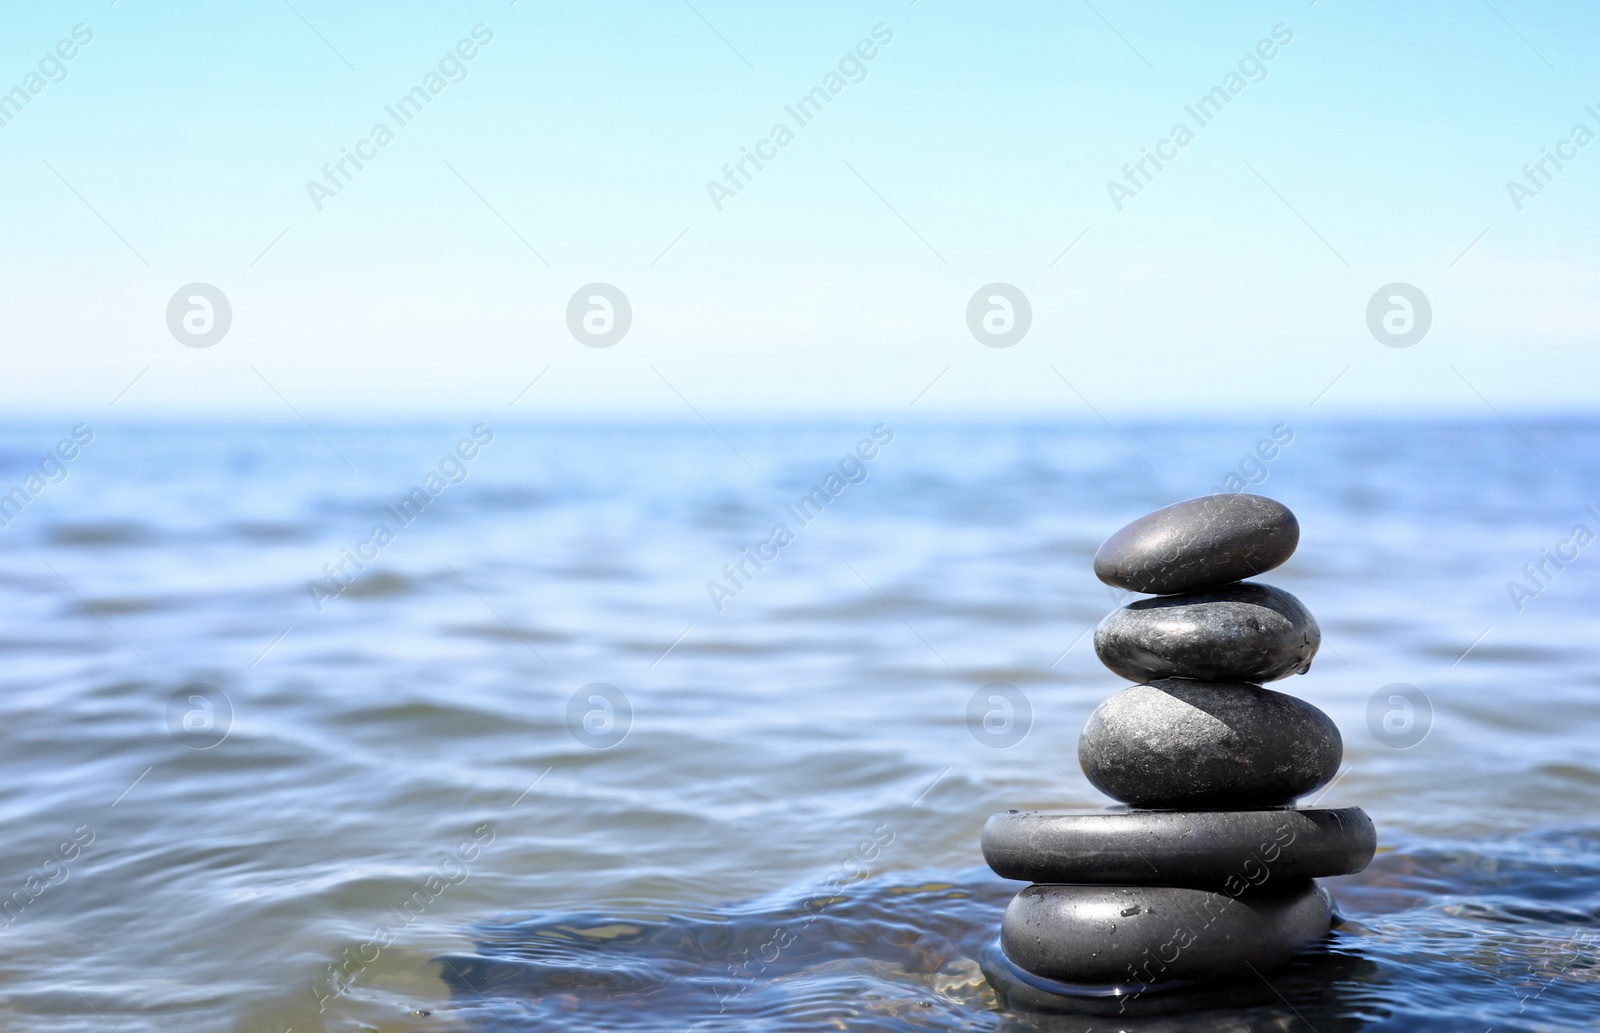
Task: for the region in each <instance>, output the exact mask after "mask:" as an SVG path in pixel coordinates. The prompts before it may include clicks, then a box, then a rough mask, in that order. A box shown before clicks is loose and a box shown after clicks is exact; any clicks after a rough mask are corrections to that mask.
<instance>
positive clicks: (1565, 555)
mask: <svg viewBox="0 0 1600 1033" xmlns="http://www.w3.org/2000/svg"><path fill="white" fill-rule="evenodd" d="M1583 511H1584V512H1585V513H1587V514H1588V515H1589V516H1590V517H1591V518H1592V519H1593V520H1594V522H1595V527H1600V512H1597V511H1596V510H1595V508H1594V507H1593V506H1584V507H1583ZM1595 537H1596V535H1595V531H1594V528H1592V527H1590V526H1589V525H1588V524H1586V523H1577V524H1573V525H1572V530H1571V531H1570V532H1568V534H1567V536H1566V537H1565V538H1562V539H1561V540H1560V541H1557V542H1556V543H1554V544H1553V545H1550V546H1547V547H1546V548H1543V549H1540V550H1539V559H1538V561H1537V562H1534V563H1524V564H1523V565H1522V575H1523V580H1522V581H1515V580H1512V581H1507V582H1506V593H1507V594H1508V595H1510V596H1511V605H1512V606H1515V607H1516V608H1517V612H1518V613H1521V612H1522V611H1523V608H1524V607H1526V606H1527V605H1528V600H1529V599H1537V598H1539V596H1541V595H1543V594H1544V590H1545V589H1547V588H1549V587H1550V585H1551V583H1552V582H1554V581H1555V579H1556V575H1557V574H1559V573H1561V572H1562V571H1563V570H1566V569H1567V566H1568V565H1569V564H1571V563H1573V562H1574V561H1575V560H1577V558H1578V557H1579V556H1580V555H1582V554H1583V550H1584V548H1585V547H1586V546H1588V545H1589V543H1590V542H1592V541H1594V540H1595ZM1552 553H1553V554H1552ZM1552 567H1554V568H1555V569H1554V570H1552V569H1551V568H1552Z"/></svg>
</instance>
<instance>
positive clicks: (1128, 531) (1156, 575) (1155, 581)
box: [1094, 494, 1300, 595]
mask: <svg viewBox="0 0 1600 1033" xmlns="http://www.w3.org/2000/svg"><path fill="white" fill-rule="evenodd" d="M1299 543H1300V523H1299V521H1297V520H1295V518H1294V514H1293V513H1291V512H1289V509H1288V507H1287V506H1284V505H1283V504H1282V503H1281V502H1276V501H1274V500H1272V499H1268V498H1263V497H1262V496H1260V495H1244V494H1238V495H1207V496H1204V497H1202V498H1198V499H1189V500H1188V501H1186V502H1179V503H1177V504H1175V505H1171V506H1167V507H1166V508H1164V509H1158V510H1156V511H1155V512H1154V513H1149V514H1147V515H1145V516H1142V517H1140V518H1139V519H1137V520H1135V521H1134V522H1133V523H1131V524H1129V525H1128V526H1127V527H1124V528H1123V529H1122V530H1120V531H1118V532H1117V533H1116V534H1114V535H1112V536H1111V537H1110V538H1107V539H1106V540H1105V544H1103V545H1101V546H1100V551H1099V552H1097V553H1095V557H1094V573H1095V576H1096V577H1098V578H1099V579H1100V580H1101V581H1104V582H1105V583H1106V584H1108V585H1115V586H1116V587H1118V588H1126V589H1129V590H1130V591H1134V592H1149V593H1152V594H1155V595H1167V594H1169V593H1172V592H1193V591H1198V590H1199V589H1202V588H1217V587H1220V586H1222V585H1226V584H1229V583H1230V582H1233V581H1241V580H1243V579H1245V578H1247V577H1254V576H1255V575H1257V574H1261V573H1265V572H1266V571H1269V570H1271V569H1272V568H1273V567H1276V566H1277V565H1278V564H1280V563H1282V562H1283V561H1284V560H1286V559H1288V558H1289V557H1290V555H1292V554H1293V553H1294V549H1295V546H1296V545H1298V544H1299Z"/></svg>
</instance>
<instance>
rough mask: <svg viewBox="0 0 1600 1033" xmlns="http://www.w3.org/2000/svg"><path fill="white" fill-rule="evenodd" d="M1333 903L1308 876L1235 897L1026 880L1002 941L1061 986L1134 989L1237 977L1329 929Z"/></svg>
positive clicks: (1022, 963) (1280, 959)
mask: <svg viewBox="0 0 1600 1033" xmlns="http://www.w3.org/2000/svg"><path fill="white" fill-rule="evenodd" d="M1332 922H1333V906H1332V902H1331V900H1330V899H1329V897H1328V894H1327V891H1325V890H1323V889H1322V887H1320V886H1318V885H1317V884H1316V883H1314V882H1309V881H1302V882H1282V883H1268V884H1267V885H1264V886H1261V887H1259V888H1257V889H1253V890H1249V891H1247V892H1245V893H1242V894H1240V895H1238V896H1234V895H1232V894H1230V893H1227V892H1225V891H1222V890H1213V889H1201V888H1197V887H1185V886H1071V885H1043V886H1029V887H1028V888H1027V889H1025V890H1023V891H1022V892H1021V893H1018V894H1017V895H1016V896H1015V897H1013V898H1012V900H1011V903H1010V904H1009V905H1007V907H1006V913H1005V918H1003V919H1002V920H1001V923H1000V946H1001V948H1002V949H1003V950H1004V951H1005V953H1006V957H1008V958H1010V959H1011V961H1012V962H1013V963H1014V964H1016V965H1017V966H1019V967H1020V968H1022V969H1024V970H1026V971H1028V972H1032V973H1033V974H1035V975H1038V976H1042V977H1044V978H1045V979H1052V980H1056V981H1058V982H1062V983H1073V984H1080V985H1105V984H1113V985H1117V986H1123V987H1129V988H1137V987H1141V986H1150V985H1155V984H1160V983H1164V982H1171V981H1178V980H1206V979H1219V978H1235V977H1237V976H1239V975H1240V974H1241V973H1248V972H1249V967H1248V966H1254V967H1255V969H1256V971H1258V972H1263V973H1264V972H1266V971H1267V970H1268V969H1270V968H1275V967H1277V966H1278V965H1281V964H1283V963H1284V962H1285V961H1288V960H1289V959H1290V958H1291V957H1293V956H1294V955H1295V954H1297V953H1299V952H1300V951H1301V950H1304V949H1305V948H1306V947H1308V946H1310V945H1311V944H1313V943H1315V942H1316V941H1317V940H1319V939H1321V938H1322V937H1323V936H1325V935H1327V933H1328V929H1329V927H1330V926H1331V925H1332Z"/></svg>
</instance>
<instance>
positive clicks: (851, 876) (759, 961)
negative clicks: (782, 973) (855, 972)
mask: <svg viewBox="0 0 1600 1033" xmlns="http://www.w3.org/2000/svg"><path fill="white" fill-rule="evenodd" d="M893 842H894V828H893V827H892V826H890V825H889V824H888V823H887V822H885V823H883V824H881V825H878V826H877V827H876V828H874V829H873V830H872V837H871V838H870V839H863V840H862V841H861V842H859V843H857V844H856V845H855V847H854V848H852V849H851V851H850V854H849V855H848V856H847V857H846V858H845V859H844V860H843V861H841V862H840V863H839V864H838V866H837V867H836V868H835V869H834V871H833V874H832V875H831V876H830V877H829V878H828V880H827V881H826V882H825V883H824V884H823V888H822V889H820V890H818V891H817V892H816V893H813V894H811V895H810V896H808V897H807V898H806V899H805V901H804V902H803V903H802V904H801V906H800V910H801V911H802V912H804V914H805V918H804V919H803V920H801V921H800V923H799V930H798V931H796V930H794V929H791V928H790V925H791V924H793V923H788V924H784V925H780V926H779V927H778V929H777V930H776V931H775V932H774V933H773V934H772V936H771V937H770V938H768V939H767V941H766V942H764V943H762V944H761V945H760V946H758V947H755V948H753V952H754V957H752V956H751V954H752V948H748V947H747V948H745V950H744V951H743V952H742V953H741V954H740V958H741V959H742V963H741V962H739V961H730V962H728V976H729V978H730V979H732V980H733V982H734V985H733V990H732V992H730V993H726V994H723V993H718V992H717V991H716V989H714V988H713V989H712V991H711V993H712V994H713V996H715V997H716V998H717V1003H718V1008H717V1011H718V1012H719V1013H720V1012H725V1011H727V1009H728V1002H729V1001H732V1000H734V999H735V998H737V997H739V996H740V995H742V994H743V993H744V992H745V989H746V988H747V987H748V986H750V984H751V983H753V982H754V981H755V980H756V979H757V978H758V977H759V976H760V975H761V973H762V972H763V971H765V970H766V969H767V968H768V967H769V966H771V965H774V964H776V963H777V961H778V958H779V957H780V956H781V955H782V953H783V951H784V949H785V948H787V947H790V946H792V945H793V944H794V943H796V942H797V941H798V940H799V939H800V933H803V932H805V931H806V930H807V929H809V928H810V927H811V924H812V923H813V922H815V921H816V920H817V919H819V918H821V917H822V915H823V912H825V911H827V910H828V908H829V907H831V906H833V905H834V904H837V903H839V902H840V901H842V900H844V899H845V897H844V895H843V894H844V891H845V890H847V889H849V888H850V887H851V886H853V885H855V884H856V883H859V882H863V881H865V880H866V879H867V877H868V876H870V875H871V874H872V867H871V866H872V863H873V862H874V861H876V860H877V859H878V856H879V855H880V854H881V853H882V852H883V849H884V847H887V846H888V845H889V844H891V843H893ZM796 917H797V918H798V917H799V915H798V913H797V915H796Z"/></svg>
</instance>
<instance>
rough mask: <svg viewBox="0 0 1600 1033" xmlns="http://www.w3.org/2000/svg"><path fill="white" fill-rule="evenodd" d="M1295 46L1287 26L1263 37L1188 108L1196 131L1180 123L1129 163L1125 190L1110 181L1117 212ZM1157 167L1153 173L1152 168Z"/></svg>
mask: <svg viewBox="0 0 1600 1033" xmlns="http://www.w3.org/2000/svg"><path fill="white" fill-rule="evenodd" d="M1292 42H1294V31H1293V30H1292V29H1290V28H1289V27H1288V26H1287V25H1285V24H1284V23H1283V22H1279V23H1278V24H1276V25H1274V26H1273V27H1272V37H1271V39H1268V38H1266V37H1263V38H1262V39H1261V41H1260V42H1258V43H1257V44H1256V45H1255V49H1254V50H1250V51H1246V52H1245V55H1244V57H1241V58H1240V59H1239V65H1238V67H1239V70H1238V71H1237V72H1228V73H1227V74H1226V75H1224V76H1223V77H1222V82H1221V84H1220V85H1217V86H1213V87H1212V88H1211V90H1210V92H1208V93H1206V94H1205V96H1203V97H1201V98H1200V99H1199V100H1198V101H1196V102H1195V103H1193V104H1185V105H1184V107H1183V110H1184V111H1186V112H1188V114H1189V117H1190V118H1192V119H1194V124H1195V128H1194V129H1190V128H1189V123H1187V122H1178V123H1176V124H1174V125H1173V127H1172V129H1171V130H1170V133H1171V135H1170V136H1167V137H1166V138H1164V139H1161V140H1158V141H1156V146H1155V151H1154V153H1152V152H1151V149H1150V148H1148V147H1141V148H1139V153H1140V154H1142V155H1143V157H1141V158H1140V159H1139V160H1138V161H1136V162H1128V163H1126V164H1124V165H1123V166H1122V178H1123V179H1124V180H1125V181H1126V182H1127V185H1126V186H1124V185H1123V184H1122V183H1118V182H1117V181H1116V180H1114V179H1108V180H1106V193H1108V194H1110V195H1111V203H1112V204H1113V205H1115V206H1116V209H1117V211H1119V212H1120V211H1122V205H1123V202H1125V201H1126V200H1127V199H1128V198H1130V197H1133V196H1135V195H1137V194H1139V193H1141V192H1142V191H1143V190H1144V188H1145V187H1147V186H1149V185H1150V183H1151V182H1152V181H1153V180H1154V179H1155V174H1156V172H1159V171H1160V170H1161V169H1164V168H1166V163H1167V162H1169V161H1172V160H1174V159H1176V158H1177V157H1178V150H1179V148H1182V147H1187V146H1189V144H1190V143H1192V142H1193V141H1194V138H1195V134H1196V133H1197V132H1198V131H1199V130H1200V129H1203V128H1205V127H1206V126H1208V125H1210V124H1211V123H1212V122H1213V121H1214V120H1215V119H1216V117H1217V116H1218V115H1220V114H1222V109H1223V108H1225V107H1227V106H1228V105H1229V104H1231V103H1233V98H1235V97H1237V96H1238V95H1239V94H1241V93H1243V92H1244V88H1245V87H1246V86H1248V85H1250V84H1251V83H1259V82H1264V81H1266V78H1267V66H1266V62H1268V61H1271V60H1272V59H1273V58H1275V57H1277V56H1278V52H1279V48H1280V47H1286V46H1288V45H1289V44H1290V43H1292ZM1151 165H1154V166H1155V171H1151V169H1150V166H1151ZM1140 173H1143V175H1144V181H1143V182H1140V180H1139V175H1140Z"/></svg>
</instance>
